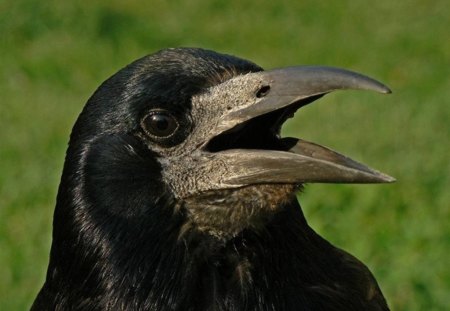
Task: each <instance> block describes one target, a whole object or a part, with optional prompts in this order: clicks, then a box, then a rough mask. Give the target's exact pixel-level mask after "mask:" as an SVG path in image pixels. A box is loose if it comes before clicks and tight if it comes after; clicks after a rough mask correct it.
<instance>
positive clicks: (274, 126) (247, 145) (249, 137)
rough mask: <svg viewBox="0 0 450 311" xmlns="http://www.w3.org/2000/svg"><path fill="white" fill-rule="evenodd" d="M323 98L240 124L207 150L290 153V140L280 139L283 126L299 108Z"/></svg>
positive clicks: (281, 109)
mask: <svg viewBox="0 0 450 311" xmlns="http://www.w3.org/2000/svg"><path fill="white" fill-rule="evenodd" d="M322 96H323V95H316V96H312V97H309V98H306V99H303V100H300V101H298V102H294V103H292V104H290V105H289V106H287V107H283V108H280V109H276V110H273V111H271V112H269V113H266V114H263V115H260V116H256V117H254V118H252V119H250V120H248V121H245V122H244V123H241V124H238V125H236V126H235V127H233V128H231V129H229V130H227V131H225V132H222V133H221V134H219V135H218V136H216V137H214V138H213V139H211V140H210V141H209V143H208V144H207V145H206V150H207V151H208V152H220V151H225V150H230V149H259V150H278V151H289V149H290V147H291V146H290V144H289V141H290V139H288V138H286V139H282V138H281V137H280V131H281V127H282V125H283V124H284V122H286V120H287V119H289V118H292V117H293V116H294V113H295V112H296V111H297V110H298V109H299V108H301V107H303V106H305V105H307V104H309V103H312V102H313V101H315V100H317V99H319V98H320V97H322Z"/></svg>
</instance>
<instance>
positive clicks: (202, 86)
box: [32, 48, 393, 311]
mask: <svg viewBox="0 0 450 311" xmlns="http://www.w3.org/2000/svg"><path fill="white" fill-rule="evenodd" d="M338 89H365V90H374V91H377V92H381V93H389V92H390V91H389V89H388V88H387V87H386V86H384V85H382V84H381V83H379V82H376V81H375V80H373V79H371V78H368V77H366V76H363V75H360V74H357V73H354V72H350V71H347V70H343V69H337V68H331V67H290V68H285V69H276V70H270V71H263V69H262V68H261V67H259V66H257V65H255V64H254V63H251V62H249V61H246V60H243V59H239V58H236V57H233V56H229V55H224V54H219V53H215V52H212V51H208V50H202V49H193V48H179V49H166V50H162V51H160V52H157V53H156V54H153V55H150V56H146V57H144V58H142V59H139V60H137V61H135V62H133V63H132V64H130V65H128V66H127V67H125V68H124V69H122V70H120V71H119V72H118V73H116V74H115V75H114V76H112V77H111V78H109V79H108V80H107V81H105V82H104V83H103V84H102V85H101V86H100V87H99V88H98V89H97V91H96V92H95V93H94V95H93V96H92V97H91V98H90V99H89V101H88V102H87V104H86V106H85V107H84V110H83V111H82V113H81V115H80V116H79V118H78V120H77V122H76V124H75V126H74V128H73V131H72V134H71V137H70V143H69V147H68V150H67V155H66V160H65V164H64V170H63V174H62V178H61V184H60V186H59V192H58V196H57V203H56V209H55V214H54V222H53V243H52V248H51V253H50V262H49V267H48V272H47V277H46V281H45V284H44V286H43V288H42V289H41V291H40V293H39V294H38V297H37V298H36V300H35V302H34V304H33V306H32V310H347V311H348V310H388V307H387V305H386V302H385V299H384V298H383V295H382V293H381V291H380V289H379V287H378V285H377V282H376V281H375V279H374V277H373V276H372V274H371V273H370V271H369V270H368V269H367V268H366V267H365V266H364V265H363V264H362V263H361V262H360V261H358V260H357V259H356V258H354V257H353V256H351V255H349V254H347V253H346V252H344V251H342V250H340V249H338V248H336V247H334V246H332V245H331V244H330V243H329V242H327V241H326V240H324V239H323V238H321V237H320V236H319V235H317V234H316V233H315V232H314V231H313V230H312V229H311V228H310V227H309V226H308V224H307V222H306V220H305V218H304V216H303V213H302V210H301V208H300V206H299V204H298V202H297V199H296V192H297V191H298V190H299V189H300V188H301V187H302V184H303V183H307V182H327V183H334V182H336V183H347V182H348V183H380V182H391V181H393V178H391V177H389V176H387V175H384V174H382V173H379V172H376V171H374V170H372V169H369V168H367V167H366V166H364V165H362V164H359V163H357V162H355V161H353V160H351V159H349V158H347V157H345V156H343V155H340V154H338V153H336V152H334V151H331V150H330V149H327V148H325V147H322V146H320V145H317V144H314V143H311V142H307V141H304V140H300V139H296V138H281V137H280V128H281V126H282V124H283V123H284V122H285V121H286V119H287V118H289V117H291V116H292V115H293V114H294V112H295V111H296V110H297V109H299V108H300V107H302V106H304V105H306V104H309V103H311V102H313V101H314V100H316V99H318V98H320V97H321V96H323V95H324V94H327V93H329V92H331V91H334V90H338Z"/></svg>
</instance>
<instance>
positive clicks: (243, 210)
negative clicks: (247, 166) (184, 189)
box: [180, 184, 302, 240]
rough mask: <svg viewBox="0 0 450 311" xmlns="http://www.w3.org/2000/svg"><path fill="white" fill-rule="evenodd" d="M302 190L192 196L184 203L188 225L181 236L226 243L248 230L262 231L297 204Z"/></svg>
mask: <svg viewBox="0 0 450 311" xmlns="http://www.w3.org/2000/svg"><path fill="white" fill-rule="evenodd" d="M301 188H302V185H300V184H253V185H245V186H242V187H239V188H234V189H217V190H213V191H207V192H204V193H201V194H198V195H193V196H190V197H188V198H186V199H185V201H184V203H185V204H184V208H185V211H186V214H187V218H188V221H187V223H186V224H185V225H184V226H183V228H182V229H181V233H180V236H183V235H184V234H185V233H186V232H188V231H190V230H195V231H200V232H203V233H206V234H208V235H211V236H214V237H216V238H219V239H225V240H226V239H229V238H232V237H233V236H236V235H238V234H239V233H240V232H242V231H243V230H245V229H253V230H261V229H262V228H263V227H264V226H265V224H266V223H267V222H268V221H270V219H272V217H273V215H275V214H276V213H277V212H279V211H281V210H283V208H284V206H286V205H288V204H289V203H290V202H292V200H296V192H297V191H299V190H300V189H301Z"/></svg>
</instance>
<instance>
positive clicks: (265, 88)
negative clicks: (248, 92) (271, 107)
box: [256, 85, 270, 98]
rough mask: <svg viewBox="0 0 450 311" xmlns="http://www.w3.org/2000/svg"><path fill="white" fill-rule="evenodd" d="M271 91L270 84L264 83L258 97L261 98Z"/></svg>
mask: <svg viewBox="0 0 450 311" xmlns="http://www.w3.org/2000/svg"><path fill="white" fill-rule="evenodd" d="M269 92H270V85H264V86H263V87H261V88H260V89H259V90H258V91H257V92H256V97H258V98H261V97H264V96H266V95H267V94H269Z"/></svg>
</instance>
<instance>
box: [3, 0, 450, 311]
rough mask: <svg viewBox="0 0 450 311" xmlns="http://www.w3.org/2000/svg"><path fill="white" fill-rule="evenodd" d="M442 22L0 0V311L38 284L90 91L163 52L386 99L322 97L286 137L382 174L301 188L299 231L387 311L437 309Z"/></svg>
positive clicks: (402, 9)
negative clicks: (297, 73)
mask: <svg viewBox="0 0 450 311" xmlns="http://www.w3.org/2000/svg"><path fill="white" fill-rule="evenodd" d="M449 29H450V14H449V10H448V2H447V1H445V0H435V1H420V0H411V1H408V0H405V1H401V0H400V1H392V0H378V1H370V2H367V1H351V0H341V1H327V2H325V1H315V0H314V1H312V0H303V1H274V0H272V1H256V0H254V1H249V0H242V1H217V0H199V1H163V0H157V1H147V2H145V3H144V2H140V1H136V0H127V1H116V0H115V1H97V0H91V1H89V2H81V1H78V2H77V1H53V0H48V1H33V0H15V1H1V2H0V267H1V268H0V269H1V271H0V310H26V309H27V308H29V306H30V305H31V303H32V301H33V299H34V297H35V295H36V293H37V291H38V290H39V288H40V286H41V285H42V283H43V280H44V276H45V270H46V265H47V261H48V253H49V248H50V243H51V222H52V220H51V219H52V212H53V207H54V203H55V196H56V190H57V186H58V182H59V177H60V173H61V169H62V165H63V159H64V153H65V149H66V146H67V141H68V136H69V133H70V129H71V126H72V124H73V123H74V121H75V119H76V117H77V115H78V113H79V112H80V110H81V109H82V106H83V105H84V103H85V102H86V100H87V98H88V97H89V96H90V94H92V92H93V91H94V90H95V88H96V87H97V86H98V85H99V84H100V83H101V82H102V81H103V80H105V79H106V78H107V77H109V76H110V75H111V74H113V73H114V72H116V71H117V70H118V69H120V68H121V67H123V66H124V65H126V64H127V63H129V62H131V61H132V60H134V59H136V58H138V57H141V56H143V55H145V54H149V53H152V52H154V51H156V50H158V49H161V48H164V47H176V46H196V47H204V48H209V49H213V50H217V51H221V52H226V53H230V54H234V55H238V56H241V57H244V58H248V59H251V60H253V61H255V62H257V63H258V64H260V65H262V66H263V67H265V68H274V67H281V66H288V65H296V64H324V65H333V66H339V67H345V68H348V69H353V70H356V71H360V72H363V73H366V74H369V75H371V76H373V77H375V78H377V79H379V80H381V81H383V82H385V83H386V84H388V85H389V86H390V87H391V88H392V89H393V91H394V93H393V94H392V95H389V96H385V95H379V94H374V93H366V92H352V91H350V92H342V93H339V92H338V93H335V94H331V95H328V96H327V97H325V98H324V99H322V100H320V101H319V102H318V103H315V104H314V105H311V106H308V107H306V108H304V109H302V110H301V111H300V112H299V113H298V114H297V115H296V117H295V119H294V120H292V121H290V122H289V124H288V125H287V126H286V128H285V132H286V133H287V134H289V135H298V136H300V137H302V138H305V139H309V140H313V141H315V142H319V143H322V144H325V145H327V146H330V147H332V148H335V149H337V150H339V151H341V152H343V153H345V154H347V155H351V156H352V157H353V158H355V159H357V160H360V161H362V162H364V163H367V164H369V165H370V166H372V167H375V168H377V169H380V170H382V171H384V172H386V173H389V174H391V175H393V176H395V177H396V178H397V179H398V181H397V183H395V184H391V185H364V186H362V185H309V186H308V187H307V188H306V191H305V193H303V194H302V195H301V198H300V199H301V201H302V205H303V207H304V210H305V213H306V215H307V218H308V219H309V221H310V223H311V225H312V226H313V227H314V228H315V229H316V230H317V231H318V232H319V233H320V234H322V235H323V236H325V237H326V238H327V239H328V240H330V241H332V242H333V243H334V244H336V245H338V246H340V247H342V248H344V249H346V250H348V251H349V252H351V253H353V254H354V255H356V256H357V257H358V258H360V259H361V260H362V261H364V262H365V263H366V264H367V265H368V266H369V267H370V268H371V270H372V271H373V272H374V274H375V275H376V277H377V279H378V281H379V283H380V286H381V287H382V289H383V291H384V294H385V296H386V297H387V300H388V302H389V303H390V305H391V307H392V309H393V310H408V311H411V310H446V309H448V308H450V272H449V270H450V269H449V266H450V258H449V250H450V226H449V219H450V209H449V205H450V204H449V203H450V195H449V193H450V180H449V175H450V166H449V132H450V111H449V98H450V78H449V73H450V72H449V71H450V31H449Z"/></svg>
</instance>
